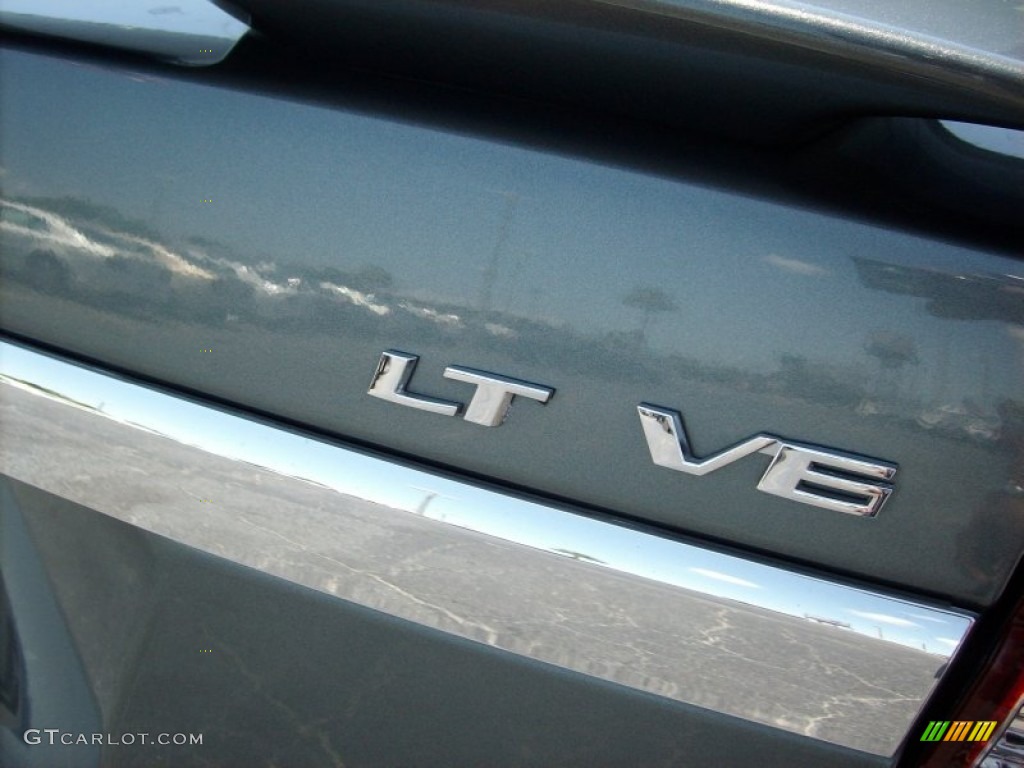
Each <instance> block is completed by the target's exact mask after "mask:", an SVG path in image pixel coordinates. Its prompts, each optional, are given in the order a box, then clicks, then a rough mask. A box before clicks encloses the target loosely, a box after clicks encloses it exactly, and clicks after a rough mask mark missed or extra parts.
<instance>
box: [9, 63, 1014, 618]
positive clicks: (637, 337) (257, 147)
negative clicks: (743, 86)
mask: <svg viewBox="0 0 1024 768" xmlns="http://www.w3.org/2000/svg"><path fill="white" fill-rule="evenodd" d="M3 72H4V73H5V75H4V77H5V81H4V88H3V97H2V98H3V99H4V104H3V107H4V109H3V114H4V115H5V118H3V119H4V124H3V132H4V135H5V144H4V165H5V168H6V170H7V174H6V176H5V193H6V195H7V197H6V199H7V200H8V201H9V203H10V204H9V205H7V206H6V207H5V223H4V227H5V230H4V264H5V272H6V274H5V280H4V289H3V290H4V296H3V303H2V310H0V311H2V313H3V323H4V326H5V328H6V329H8V330H9V331H12V332H14V333H20V334H24V335H25V336H26V337H29V338H33V339H36V340H37V341H40V342H44V343H47V344H51V345H54V346H55V347H58V348H61V349H65V350H68V351H70V352H73V353H76V354H79V355H82V356H84V357H87V358H91V359H94V360H98V361H103V362H104V363H106V364H108V365H110V366H114V367H117V368H124V369H130V370H132V371H135V372H137V373H138V374H141V375H143V376H147V377H151V378H153V379H155V380H158V381H162V382H166V383H169V384H174V385H178V386H180V387H184V388H187V389H191V390H195V391H199V392H203V393H206V394H208V395H211V396H214V397H217V398H222V399H223V400H225V401H229V402H233V403H237V404H241V405H245V406H248V407H250V408H253V409H256V410H258V411H261V412H264V413H268V414H273V415H276V416H278V417H282V418H285V419H287V420H290V421H293V422H296V423H299V424H304V425H311V426H314V427H316V428H318V429H322V430H325V431H327V432H329V433H332V434H337V435H340V436H343V437H345V438H347V439H352V440H356V441H361V442H364V443H366V444H370V445H376V446H380V447H383V448H388V449H391V450H394V451H397V452H400V453H404V454H407V455H413V456H417V457H419V458H420V459H421V460H425V461H428V462H433V463H436V464H439V465H443V466H449V467H458V468H460V469H461V470H463V471H466V472H469V473H471V474H475V475H479V476H484V477H488V478H493V479H495V480H499V481H503V482H506V483H509V484H511V485H513V486H519V487H526V488H531V489H534V490H536V491H539V492H542V493H547V494H550V495H552V496H555V497H562V498H568V499H573V500H574V501H577V502H580V503H583V504H587V505H594V506H596V507H599V508H602V509H606V510H611V511H614V512H617V513H620V514H623V515H626V516H629V517H632V518H635V519H642V520H647V521H651V522H654V523H657V524H660V525H663V526H665V527H667V528H669V529H674V530H679V531H685V532H688V533H695V534H701V535H704V536H707V537H710V538H712V539H716V540H721V541H728V542H731V543H734V544H737V545H741V546H746V547H750V548H752V549H754V550H759V551H764V552H770V553H772V554H775V555H778V556H781V557H786V558H792V559H795V560H799V561H803V562H807V563H812V564H818V565H822V566H827V567H829V568H833V569H837V570H840V571H844V572H847V573H850V574H853V575H857V576H862V577H868V578H872V579H876V580H880V581H883V582H889V583H893V584H896V585H898V586H900V587H904V588H912V589H918V590H925V591H929V592H932V593H935V594H940V595H946V596H948V597H949V598H950V599H954V600H957V601H960V602H961V603H962V604H966V605H983V604H986V603H989V602H991V601H992V600H993V599H994V597H995V596H996V595H997V594H998V593H999V590H1000V588H1001V586H1002V584H1003V583H1004V581H1005V579H1006V577H1007V574H1008V573H1009V572H1010V570H1011V569H1012V568H1013V566H1014V565H1015V564H1016V562H1017V558H1018V557H1019V554H1020V551H1021V546H1022V543H1024V530H1022V529H1021V527H1020V526H1019V525H1018V524H1017V520H1018V519H1019V518H1018V517H1017V516H1012V515H1010V514H1008V513H1007V509H1008V505H1009V507H1012V505H1013V503H1014V502H1013V497H1012V495H1007V494H1008V491H1007V488H1008V486H1009V485H1010V484H1011V479H1012V477H1013V476H1014V473H1015V472H1019V462H1020V456H1019V453H1018V451H1019V448H1018V447H1016V444H1015V443H1014V442H1013V440H1012V439H1009V440H1007V439H1002V438H1003V435H1004V432H1005V434H1006V435H1012V434H1013V433H1014V430H1019V426H1017V423H1018V422H1019V419H1020V416H1019V413H1017V412H1016V411H1015V410H1014V403H1016V402H1019V390H1020V382H1021V380H1022V378H1021V364H1022V351H1021V345H1022V341H1021V338H1020V330H1019V329H1020V327H1021V326H1020V321H1021V317H1020V314H1021V311H1020V304H1019V303H1018V302H1017V300H1016V297H1017V296H1018V293H1017V292H1019V291H1020V284H1021V283H1022V282H1024V281H1022V280H1021V279H1020V277H1019V276H1018V274H1017V273H1019V271H1020V269H1019V263H1018V262H1017V261H1015V260H1013V259H1009V258H1006V257H1005V256H1002V255H1000V254H998V253H989V254H986V253H984V252H981V251H979V250H977V249H970V248H967V247H965V246H959V245H956V244H953V243H947V242H943V241H936V240H929V239H925V238H923V237H920V236H914V235H910V234H904V233H901V232H896V231H892V230H889V229H886V228H882V227H878V226H871V225H869V224H867V223H864V222H861V221H856V220H850V219H848V218H844V217H841V216H838V215H829V214H826V213H821V212H815V211H809V210H806V209H803V208H798V207H791V206H782V205H779V204H776V203H774V202H773V201H771V200H765V199H759V198H754V197H751V196H749V195H742V194H736V193H733V192H731V191H729V190H728V189H716V188H714V186H713V185H711V184H710V183H709V182H708V181H707V180H706V179H700V183H689V182H688V181H687V180H686V178H685V177H684V176H682V175H680V176H677V177H675V178H664V177H659V176H654V175H651V174H648V173H642V172H637V171H635V170H632V169H629V168H620V167H607V166H604V165H598V164H593V163H588V162H583V161H580V160H577V159H575V158H573V157H568V156H565V155H561V154H552V153H546V152H540V151H537V150H536V149H532V148H523V147H516V146H509V145H507V144H503V143H491V142H487V141H484V140H483V139H481V138H476V137H469V136H464V135H460V134H452V133H448V132H444V131H439V130H436V129H432V128H430V127H428V126H419V125H408V124H403V123H395V122H388V121H385V120H382V119H378V118H376V117H373V116H366V115H362V114H354V113H346V112H344V111H339V110H326V109H321V108H317V107H314V106H306V105H302V104H296V103H291V102H287V101H280V100H275V99H269V98H266V97H262V96H257V95H249V94H246V93H240V92H236V91H229V90H220V89H215V88H205V87H202V86H198V85H192V84H185V83H180V82H176V81H174V80H165V79H157V80H146V81H145V82H139V81H138V80H137V79H133V78H132V76H131V75H130V73H117V72H110V71H106V70H96V69H86V68H83V67H80V66H75V65H73V64H69V63H65V62H59V61H47V60H43V59H40V58H38V57H35V56H33V55H26V54H18V53H8V54H5V59H4V66H3ZM48 89H52V90H48ZM65 89H66V90H65ZM61 93H64V95H63V96H61V95H60V94H61ZM69 100H70V101H72V102H74V103H73V104H69ZM48 105H49V106H48ZM48 108H49V109H52V110H64V109H69V108H70V109H73V110H74V111H75V113H76V114H80V115H81V117H80V119H78V120H74V121H62V120H59V119H57V117H56V115H54V116H53V117H52V118H51V117H48V116H47V111H46V110H47V109H48ZM11 115H18V116H19V118H18V120H17V121H16V122H14V121H12V120H11V119H10V117H8V116H11ZM26 115H27V116H29V118H28V119H26V117H25V116H26ZM55 148H60V149H55ZM55 152H59V153H60V155H59V156H60V157H62V158H63V160H62V162H60V163H52V162H50V163H47V162H46V158H48V157H49V158H52V157H54V153H55ZM74 179H79V180H88V187H89V189H90V190H91V191H89V192H88V193H86V192H85V191H84V189H83V192H82V193H81V194H78V195H76V194H75V193H74V190H75V189H76V188H82V185H83V184H84V183H85V182H84V181H78V182H76V181H74ZM154 179H155V180H156V183H154ZM207 200H211V201H212V202H204V201H207ZM18 201H20V202H18ZM12 205H13V206H15V207H12ZM17 206H21V208H18V207H17ZM19 216H20V217H21V219H22V220H24V221H25V222H27V224H25V225H23V224H19V223H18V222H17V221H15V220H14V219H17V218H18V217H19ZM47 216H50V217H55V218H52V220H51V221H50V222H49V223H47V221H46V217H47ZM33 217H34V218H33ZM32 222H35V223H32ZM62 227H70V228H71V230H75V231H77V232H79V233H81V235H82V237H84V238H85V240H83V241H76V240H75V238H76V237H77V235H74V236H73V235H66V234H61V233H60V232H61V231H63V230H61V228H62ZM119 227H120V230H119ZM33 228H34V229H33ZM50 228H52V229H53V232H50V231H49V229H50ZM40 229H46V230H47V232H40V231H39V230H40ZM125 229H127V230H130V231H123V230H125ZM139 232H142V233H144V234H139ZM62 237H63V238H64V240H63V241H62V240H61V238H62ZM68 238H71V239H70V240H68ZM39 252H49V253H50V254H52V257H53V260H54V269H55V270H56V272H55V273H54V276H53V277H52V280H54V281H56V282H52V283H50V284H48V285H42V286H40V285H35V286H31V285H26V277H25V273H26V270H28V269H31V268H33V264H34V262H33V261H32V254H33V253H37V254H38V253H39ZM111 254H116V255H115V256H114V257H111ZM48 258H49V257H48ZM19 270H20V271H19ZM908 286H912V287H910V288H908ZM1003 297H1005V299H1004V300H1003V301H1002V303H1000V299H1003ZM389 348H394V349H402V350H404V351H407V352H412V353H415V354H417V355H419V356H420V357H421V361H420V363H419V366H418V368H417V370H416V373H415V376H414V379H413V382H412V384H413V386H414V387H415V388H417V389H418V390H419V391H421V392H425V393H428V394H432V395H434V396H437V397H442V398H444V399H448V400H455V401H463V402H464V401H466V400H467V398H468V396H469V395H470V394H471V391H472V390H471V389H470V388H469V387H467V385H465V384H462V383H460V382H455V381H451V380H448V379H445V378H443V376H442V372H443V370H444V368H445V367H446V366H448V365H453V364H454V365H466V366H470V367H473V368H478V369H484V370H488V371H493V372H496V373H501V374H505V375H509V376H513V377H515V378H519V379H524V380H527V381H533V382H537V383H539V384H544V385H547V386H550V387H553V388H554V389H555V390H556V393H557V394H556V396H555V398H554V399H553V400H552V402H551V403H550V404H549V405H547V406H545V407H543V408H540V407H529V405H528V404H525V403H520V404H518V405H516V406H515V407H514V408H513V411H512V413H511V415H510V416H509V418H508V420H507V421H506V423H505V424H504V425H503V426H501V427H500V428H497V429H486V428H481V427H479V426H477V425H474V424H470V423H467V422H464V421H462V420H458V419H446V418H443V417H439V416H436V415H434V414H428V413H423V412H419V411H416V410H413V409H409V408H402V407H398V406H395V405H394V404H390V403H386V402H382V401H379V400H376V399H374V398H370V397H367V395H366V390H367V387H368V386H369V382H370V378H371V376H372V374H373V372H374V370H375V367H376V365H377V360H378V357H379V355H380V353H381V352H382V351H383V350H385V349H389ZM205 350H212V351H205ZM960 363H966V364H960ZM641 402H652V403H657V404H659V405H663V406H666V407H669V408H675V409H677V410H679V411H681V412H682V413H683V414H684V415H685V418H686V420H687V425H688V428H689V430H690V433H691V436H692V439H693V441H694V448H695V451H696V452H697V453H698V455H708V454H712V453H715V452H717V451H718V450H720V449H721V448H723V447H725V446H728V445H732V444H734V443H736V442H738V441H739V440H742V439H744V438H746V437H748V436H749V435H752V434H757V433H759V432H770V433H772V434H778V435H782V436H784V437H786V438H789V439H794V440H799V441H803V442H807V443H816V444H820V445H826V446H830V447H834V448H836V449H839V450H844V451H848V452H852V453H857V454H861V455H866V456H871V457H877V458H879V459H883V460H887V461H891V462H894V463H895V464H897V465H898V466H899V468H900V469H899V471H898V474H897V477H896V480H895V493H894V494H893V497H892V498H891V499H890V501H889V503H888V505H887V507H886V509H885V510H884V511H883V513H882V514H881V515H879V517H878V518H877V519H872V520H861V519H854V518H851V517H848V516H845V515H841V514H830V513H827V512H823V511H820V510H816V509H813V508H810V507H808V506H805V505H799V504H794V503H793V502H791V501H789V500H786V499H781V498H773V497H770V496H767V495H765V494H760V493H757V492H756V490H755V488H756V484H757V478H758V476H759V475H760V473H761V472H763V471H764V465H765V462H766V461H767V460H766V459H764V458H762V457H756V458H751V459H748V460H745V461H743V462H737V463H736V464H733V465H731V466H729V467H727V468H725V469H723V470H721V471H719V472H716V473H715V474H713V475H710V476H708V477H705V478H691V477H687V476H683V475H680V474H678V473H674V472H672V471H670V470H666V469H664V468H660V467H656V466H654V464H653V463H652V462H651V458H650V454H649V451H648V449H647V446H646V444H645V441H644V438H643V432H642V429H641V426H640V423H639V419H638V417H637V414H636V406H637V405H638V404H640V403H641ZM573 435H585V436H586V439H585V440H574V439H571V438H569V436H573ZM937 445H940V446H942V447H941V448H940V449H937ZM910 541H913V542H914V547H913V548H911V549H909V550H908V547H907V542H910Z"/></svg>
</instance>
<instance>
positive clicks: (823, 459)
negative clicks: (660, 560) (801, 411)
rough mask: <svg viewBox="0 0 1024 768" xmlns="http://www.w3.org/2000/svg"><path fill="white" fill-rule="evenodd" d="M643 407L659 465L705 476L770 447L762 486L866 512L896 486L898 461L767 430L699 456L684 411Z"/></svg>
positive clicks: (815, 502)
mask: <svg viewBox="0 0 1024 768" xmlns="http://www.w3.org/2000/svg"><path fill="white" fill-rule="evenodd" d="M637 412H638V413H639V414H640V424H641V425H642V426H643V430H644V437H645V438H646V439H647V447H648V448H649V449H650V451H651V459H652V460H653V461H654V463H655V464H657V465H658V466H659V467H667V468H668V469H674V470H676V471H677V472H685V473H686V474H688V475H696V476H697V477H701V476H703V475H706V474H709V473H711V472H714V471H715V470H716V469H721V468H722V467H724V466H726V465H727V464H732V463H733V462H734V461H738V460H739V459H742V458H743V457H745V456H749V455H750V454H752V453H765V454H768V455H769V456H771V457H772V461H771V464H769V465H768V469H767V470H765V473H764V474H763V475H762V476H761V480H760V482H758V484H757V490H759V491H763V492H764V493H770V494H772V495H773V496H782V497H783V498H785V499H791V500H792V501H799V502H801V503H803V504H811V505H813V506H815V507H821V508H822V509H831V510H833V511H835V512H846V513H848V514H851V515H860V516H862V517H874V516H875V515H877V514H878V511H879V510H880V509H881V508H882V505H883V504H885V501H886V499H888V498H889V495H890V494H891V493H892V490H893V488H892V485H891V484H890V483H889V482H888V481H890V480H892V479H893V477H894V476H895V475H896V465H895V464H890V463H889V462H885V461H878V460H877V459H869V458H867V457H864V456H855V455H853V454H848V453H842V452H840V451H836V450H833V449H831V448H823V447H821V446H816V445H808V444H806V443H796V442H793V441H790V440H786V439H784V438H781V437H776V436H775V435H769V434H765V433H763V432H762V433H761V434H757V435H754V436H753V437H750V438H748V439H746V440H744V441H743V442H742V443H738V444H737V445H734V446H732V447H731V448H726V449H725V450H724V451H721V452H719V453H717V454H715V455H714V456H709V457H708V458H706V459H698V458H697V457H695V456H694V455H693V453H692V452H691V451H690V440H689V438H688V437H687V435H686V428H685V427H684V426H683V417H682V414H680V413H679V412H678V411H673V410H670V409H668V408H659V407H658V406H655V405H648V404H647V403H643V404H641V405H639V406H637Z"/></svg>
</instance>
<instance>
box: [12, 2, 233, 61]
mask: <svg viewBox="0 0 1024 768" xmlns="http://www.w3.org/2000/svg"><path fill="white" fill-rule="evenodd" d="M241 17H242V14H241V13H238V14H237V16H235V15H231V14H229V13H226V12H225V11H224V10H222V9H221V8H219V7H217V5H215V4H214V3H212V2H210V0H175V2H173V3H167V2H165V1H163V0H149V2H145V1H140V2H127V3H125V2H122V3H113V2H109V1H104V0H100V1H99V2H96V0H93V2H85V1H83V0H76V1H72V0H4V1H3V3H2V5H0V29H2V28H4V27H6V28H8V29H14V30H17V31H19V32H28V33H32V34H39V35H47V36H49V37H59V38H63V39H65V40H75V41H78V42H83V43H94V44H96V45H104V46H109V47H111V48H120V49H123V50H129V51H135V52H136V53H142V54H150V55H152V56H154V57H156V58H159V59H165V60H168V61H171V62H174V63H175V64H186V65H189V66H199V67H201V66H209V65H211V64H216V63H218V62H220V61H223V60H224V59H225V58H226V57H227V55H228V54H229V53H231V50H232V49H233V48H234V47H235V44H236V43H237V42H238V41H239V40H241V38H242V36H243V35H244V34H245V33H246V32H248V31H249V26H248V21H241V20H240V18H241Z"/></svg>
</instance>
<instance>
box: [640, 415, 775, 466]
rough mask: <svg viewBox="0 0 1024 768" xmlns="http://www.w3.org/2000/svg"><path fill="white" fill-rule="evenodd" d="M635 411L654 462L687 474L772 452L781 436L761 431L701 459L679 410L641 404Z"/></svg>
mask: <svg viewBox="0 0 1024 768" xmlns="http://www.w3.org/2000/svg"><path fill="white" fill-rule="evenodd" d="M636 410H637V412H638V413H639V414H640V424H641V425H642V426H643V428H644V437H645V438H647V447H648V448H649V449H650V451H651V459H653V460H654V463H655V464H657V465H658V466H659V467H668V468H669V469H674V470H677V471H678V472H685V473H686V474H688V475H697V476H698V477H700V476H702V475H706V474H708V473H709V472H714V471H715V470H716V469H721V468H722V467H724V466H725V465H726V464H732V463H733V462H734V461H738V460H739V459H742V458H743V457H744V456H749V455H750V454H752V453H757V452H758V451H762V450H764V452H765V453H771V452H772V451H771V450H765V449H768V448H770V447H771V446H772V445H773V444H777V443H779V438H777V437H775V436H773V435H768V434H765V433H763V432H762V433H761V434H758V435H754V436H753V437H750V438H747V439H746V440H744V441H743V442H742V443H737V444H736V445H734V446H732V447H731V448H726V449H725V450H724V451H722V452H721V453H717V454H715V455H714V456H709V457H708V458H706V459H698V458H697V457H696V456H694V455H693V453H692V451H691V450H690V441H689V439H688V438H687V436H686V428H685V427H684V426H683V417H682V414H680V413H679V411H673V410H672V409H670V408H662V407H660V406H657V405H650V404H649V403H641V404H640V405H638V406H637V408H636Z"/></svg>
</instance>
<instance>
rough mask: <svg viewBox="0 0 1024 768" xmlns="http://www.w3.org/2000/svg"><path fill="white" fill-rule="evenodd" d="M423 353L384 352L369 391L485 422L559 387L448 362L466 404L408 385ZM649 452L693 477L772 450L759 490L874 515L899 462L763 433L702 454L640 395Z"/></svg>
mask: <svg viewBox="0 0 1024 768" xmlns="http://www.w3.org/2000/svg"><path fill="white" fill-rule="evenodd" d="M418 361H419V357H418V356H416V355H410V354H407V353H405V352H397V351H394V350H389V351H387V352H384V353H383V354H382V355H381V356H380V361H379V362H378V363H377V370H376V372H375V373H374V375H373V380H372V381H371V382H370V389H369V390H368V394H370V395H372V396H373V397H378V398H380V399H381V400H387V401H388V402H392V403H398V404H399V405H404V406H407V407H409V408H416V409H418V410H421V411H429V412H430V413H437V414H440V415H442V416H458V415H459V414H460V413H463V409H465V413H464V418H465V420H466V421H469V422H472V423H474V424H480V425H482V426H485V427H498V426H501V424H502V423H503V422H504V420H505V417H506V415H507V414H508V409H509V407H510V406H511V404H512V400H513V399H514V398H516V397H524V398H527V399H529V400H536V401H537V402H539V403H541V404H544V403H547V402H548V401H549V400H551V398H552V397H553V396H554V394H555V390H554V389H552V388H551V387H545V386H543V385H541V384H532V383H530V382H528V381H523V380H521V379H513V378H510V377H508V376H499V375H498V374H494V373H487V372H486V371H478V370H476V369H474V368H463V367H462V366H457V365H450V366H448V367H447V368H445V369H444V377H445V378H446V379H455V380H456V381H463V382H466V383H467V384H473V385H475V386H476V391H475V392H474V393H473V397H472V398H471V399H470V401H469V404H468V405H463V404H462V403H459V402H455V401H452V400H441V399H440V398H436V397H429V396H427V395H422V394H417V393H415V392H410V391H409V388H408V387H409V380H410V379H411V378H412V374H413V371H415V370H416V363H417V362H418ZM637 413H638V414H639V415H640V425H641V426H642V427H643V433H644V438H645V439H646V440H647V448H648V449H649V450H650V452H651V459H652V460H653V461H654V463H655V464H657V465H658V466H659V467H666V468H667V469H672V470H675V471H676V472H683V473H685V474H687V475H693V476H695V477H703V476H704V475H707V474H710V473H712V472H715V471H716V470H719V469H721V468H722V467H724V466H726V465H728V464H732V463H733V462H735V461H739V460H740V459H743V458H745V457H747V456H750V455H751V454H754V453H763V454H767V455H769V456H771V457H772V460H771V463H770V464H769V465H768V469H766V470H765V472H764V474H763V475H762V476H761V480H760V481H759V482H758V484H757V490H759V491H762V492H764V493H770V494H772V495H773V496H781V497H782V498H784V499H790V500H791V501H798V502H800V503H801V504H810V505H811V506H815V507H820V508H822V509H830V510H832V511H834V512H845V513H847V514H851V515H859V516H861V517H874V516H875V515H877V514H878V511H879V510H880V509H881V508H882V505H883V504H885V501H886V499H888V498H889V496H890V495H891V494H892V491H893V486H892V483H891V481H892V479H893V477H894V476H895V475H896V469H897V467H896V465H895V464H891V463H889V462H886V461H879V460H877V459H871V458H867V457H865V456H857V455H854V454H850V453H844V452H842V451H837V450H834V449H832V448H824V447H822V446H818V445H810V444H808V443H799V442H795V441H792V440H787V439H785V438H782V437H777V436H776V435H770V434H767V433H764V432H762V433H760V434H757V435H754V436H753V437H750V438H747V439H746V440H744V441H743V442H742V443H738V444H736V445H734V446H732V447H730V448H726V449H725V450H723V451H720V452H719V453H716V454H715V455H713V456H708V457H707V458H703V459H699V458H697V457H696V456H694V455H693V452H692V451H691V449H690V440H689V438H688V437H687V434H686V429H685V427H684V426H683V417H682V414H680V413H679V412H678V411H674V410H671V409H669V408H662V407H660V406H656V405H649V404H647V403H642V404H640V405H639V406H637Z"/></svg>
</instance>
